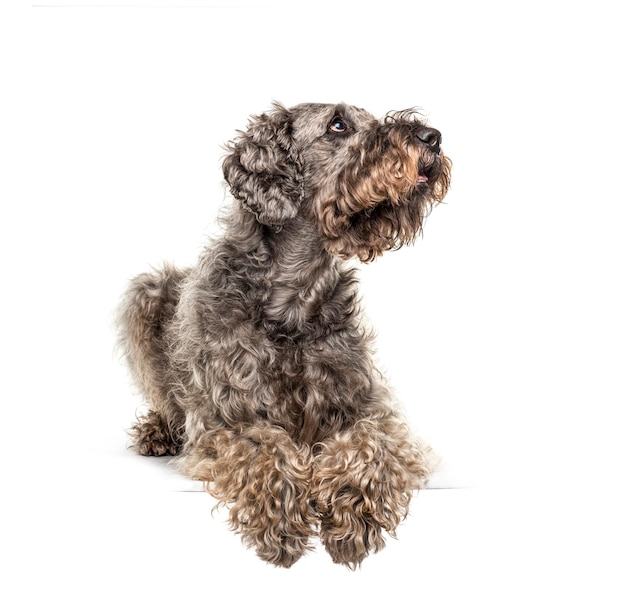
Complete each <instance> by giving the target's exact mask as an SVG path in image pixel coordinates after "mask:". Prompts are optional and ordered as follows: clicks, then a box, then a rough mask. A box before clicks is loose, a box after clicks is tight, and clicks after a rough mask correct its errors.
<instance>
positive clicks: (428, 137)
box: [415, 127, 441, 152]
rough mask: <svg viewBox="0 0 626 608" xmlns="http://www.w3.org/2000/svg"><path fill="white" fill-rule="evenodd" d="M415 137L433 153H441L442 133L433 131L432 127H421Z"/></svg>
mask: <svg viewBox="0 0 626 608" xmlns="http://www.w3.org/2000/svg"><path fill="white" fill-rule="evenodd" d="M415 135H416V137H417V139H419V140H420V141H421V142H424V143H425V144H426V145H427V146H428V147H429V148H430V149H431V150H432V151H433V152H439V146H440V145H441V133H440V132H439V131H437V129H431V128H430V127H420V128H419V129H418V130H417V131H416V132H415Z"/></svg>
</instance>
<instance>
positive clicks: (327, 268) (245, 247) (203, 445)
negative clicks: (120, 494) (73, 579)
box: [120, 104, 451, 568]
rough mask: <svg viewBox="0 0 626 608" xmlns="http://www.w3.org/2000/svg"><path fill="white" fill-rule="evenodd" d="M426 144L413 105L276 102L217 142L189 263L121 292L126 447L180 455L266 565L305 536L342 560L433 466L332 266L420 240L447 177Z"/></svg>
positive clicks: (389, 526) (374, 533) (436, 142)
mask: <svg viewBox="0 0 626 608" xmlns="http://www.w3.org/2000/svg"><path fill="white" fill-rule="evenodd" d="M440 139H441V136H440V133H439V132H438V131H437V130H435V129H432V128H430V127H427V126H426V125H425V124H423V122H421V121H420V120H419V119H418V117H417V116H416V114H415V113H414V112H411V111H405V112H399V113H392V114H389V115H387V116H386V117H385V118H384V119H383V120H381V121H379V120H377V119H375V118H374V117H373V116H372V115H371V114H369V113H368V112H365V111H364V110H361V109H358V108H355V107H352V106H348V105H325V104H302V105H298V106H296V107H294V108H291V109H286V108H284V107H282V106H280V105H278V104H275V105H274V107H273V109H272V111H271V112H269V113H266V114H262V115H260V116H256V117H253V118H252V119H251V120H250V123H249V126H248V130H247V132H240V133H239V135H238V136H237V138H236V139H235V140H234V141H232V142H230V143H229V144H228V147H227V150H228V155H227V156H226V158H225V160H224V164H223V169H224V175H225V178H226V181H227V183H228V185H229V186H230V190H231V192H232V194H233V196H234V198H235V204H234V205H233V207H232V210H231V212H230V214H229V215H228V216H227V217H225V218H224V224H225V231H224V234H223V235H222V236H221V237H220V238H218V239H216V240H214V241H213V242H212V243H211V244H210V245H209V246H208V248H207V249H206V250H205V252H204V253H203V254H202V256H201V257H200V260H199V262H198V264H197V266H195V267H194V268H191V269H186V270H178V269H176V268H174V267H171V266H165V267H164V268H163V269H162V270H160V271H158V272H153V273H149V274H142V275H140V276H138V277H136V278H135V279H134V280H133V281H132V283H131V285H130V287H129V289H128V292H127V293H126V296H125V299H124V301H123V304H122V307H121V312H120V335H121V343H122V345H123V347H124V350H125V353H126V355H127V358H128V361H129V364H130V368H131V370H132V373H133V376H134V379H135V381H136V383H137V384H138V385H139V387H140V389H141V390H142V392H143V394H144V396H145V397H146V399H147V400H148V401H149V403H150V409H149V411H148V413H147V414H145V415H143V416H141V417H140V418H139V419H138V421H137V422H136V423H135V425H134V427H133V428H132V431H131V434H132V437H133V440H134V448H135V450H136V451H137V452H138V453H139V454H144V455H156V456H158V455H162V454H178V455H179V459H178V462H179V465H180V468H181V470H182V471H183V472H184V473H185V474H187V475H188V476H190V477H192V478H195V479H200V480H202V481H203V482H204V483H205V486H206V488H207V490H208V491H209V492H210V493H211V494H212V495H213V496H215V497H216V498H217V499H218V500H219V501H220V502H221V503H224V504H228V505H230V511H229V517H230V522H231V524H232V527H233V529H234V530H236V531H238V532H239V533H241V535H242V536H243V539H244V541H245V542H246V544H247V545H249V546H252V547H253V548H254V549H256V552H257V554H258V555H259V556H260V557H261V558H263V559H264V560H267V561H268V562H271V563H273V564H277V565H280V566H286V567H288V566H291V565H292V564H293V563H294V562H295V561H296V560H297V559H298V558H299V557H301V556H302V555H303V553H305V552H306V551H307V550H308V549H310V548H311V538H312V537H313V536H315V535H319V536H320V538H321V540H322V543H323V544H324V546H325V548H326V550H327V551H328V553H329V554H330V555H331V556H332V558H333V560H334V561H335V562H338V563H341V564H345V565H347V566H349V567H351V568H354V567H356V566H357V565H358V564H359V563H360V562H361V561H362V560H363V559H364V558H365V557H366V556H367V555H368V554H369V553H370V552H375V551H378V550H379V549H381V548H382V547H383V546H384V545H385V540H384V531H386V532H387V533H388V534H390V535H392V536H393V535H394V533H395V530H396V527H397V526H398V524H399V523H400V521H401V520H402V519H403V518H404V517H405V516H406V514H407V509H408V505H409V500H410V497H411V493H412V491H413V490H414V489H418V488H421V487H423V486H424V484H425V482H426V480H427V479H428V476H429V473H430V472H431V469H432V456H431V452H430V450H429V448H427V447H426V446H425V445H423V444H422V443H421V442H420V441H419V440H417V439H416V438H414V437H413V436H412V435H411V433H410V431H409V429H408V428H407V425H406V423H405V422H404V421H403V419H402V417H401V416H400V414H399V412H398V410H397V407H396V405H395V403H394V401H393V398H392V396H391V394H390V392H389V390H388V389H387V388H386V387H385V383H384V381H383V379H382V378H381V376H380V374H379V373H378V371H377V370H376V368H375V367H374V364H373V362H372V340H371V335H370V333H369V332H368V331H367V330H366V329H364V327H363V324H362V322H361V320H360V315H359V302H358V295H357V278H356V274H355V273H356V271H355V269H354V268H352V267H350V266H348V265H347V264H346V263H345V262H344V260H346V259H348V258H353V257H356V258H359V259H360V260H362V261H369V260H373V259H374V258H375V257H377V256H378V255H380V254H381V253H383V252H384V251H387V250H390V249H397V248H399V247H400V246H402V245H403V244H406V243H410V242H412V241H413V240H414V239H415V237H416V235H418V234H419V233H420V231H421V229H422V222H423V220H424V217H425V216H426V214H427V213H428V211H429V210H430V208H431V207H432V206H433V205H434V204H436V203H437V202H439V201H441V199H442V198H443V197H444V195H445V193H446V190H447V188H448V185H449V182H450V166H451V165H450V162H449V160H448V159H447V158H446V157H445V156H443V155H442V153H441V151H440Z"/></svg>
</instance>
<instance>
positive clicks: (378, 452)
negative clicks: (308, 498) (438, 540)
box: [312, 415, 433, 569]
mask: <svg viewBox="0 0 626 608" xmlns="http://www.w3.org/2000/svg"><path fill="white" fill-rule="evenodd" d="M319 449H320V451H319V453H317V454H316V456H315V461H314V465H313V481H312V486H313V489H312V498H313V500H314V504H315V508H316V510H317V512H318V514H319V516H320V517H321V529H320V537H321V539H322V542H323V544H324V546H325V548H326V550H327V551H328V553H329V554H330V555H331V557H332V558H333V561H334V562H336V563H340V564H345V565H346V566H348V567H349V568H352V569H354V568H356V567H357V566H358V565H359V564H360V563H361V561H362V560H363V559H364V558H365V557H367V555H368V554H370V553H375V552H377V551H379V550H380V549H382V548H383V547H384V546H385V539H384V536H383V532H384V531H386V532H387V533H388V534H389V535H390V536H391V537H394V536H395V530H396V528H397V526H398V524H399V523H400V522H401V521H402V520H403V519H404V518H405V517H406V515H407V513H408V507H409V501H410V499H411V493H412V491H413V490H415V489H419V488H421V487H423V486H424V485H425V483H426V481H427V479H428V476H429V474H430V472H431V470H432V467H433V459H432V456H431V452H430V449H429V448H426V447H424V446H422V445H421V444H420V443H419V442H418V441H417V440H416V439H414V438H413V437H411V435H410V433H409V431H408V429H407V427H406V425H405V424H403V423H401V422H400V421H398V420H397V419H396V418H395V417H394V416H393V415H390V416H387V417H384V418H378V419H375V418H370V419H364V420H361V421H360V422H357V423H356V425H355V426H354V427H353V428H351V429H348V430H346V431H343V432H341V433H338V434H337V435H335V436H334V437H332V438H330V439H328V440H326V441H324V442H322V443H321V444H320V446H319Z"/></svg>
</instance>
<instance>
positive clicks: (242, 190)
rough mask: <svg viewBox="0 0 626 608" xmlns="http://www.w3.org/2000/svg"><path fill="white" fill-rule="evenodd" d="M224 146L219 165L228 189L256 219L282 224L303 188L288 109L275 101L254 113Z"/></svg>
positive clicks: (295, 209)
mask: <svg viewBox="0 0 626 608" xmlns="http://www.w3.org/2000/svg"><path fill="white" fill-rule="evenodd" d="M226 150H227V152H228V155H227V156H226V158H225V159H224V163H223V166H222V168H223V170H224V177H225V178H226V182H227V183H228V185H229V187H230V191H231V192H232V194H233V196H234V197H235V198H236V199H238V200H239V201H240V202H241V203H242V204H243V206H244V207H246V208H247V209H249V210H250V211H252V212H253V213H254V214H255V215H256V218H257V220H258V221H259V222H261V223H262V224H267V225H269V226H282V225H283V224H285V223H286V222H288V221H289V220H291V219H293V218H294V217H295V216H296V215H297V213H298V210H299V208H300V204H301V202H302V198H303V197H304V189H303V178H302V163H301V161H300V155H299V154H298V150H297V148H296V146H295V144H294V141H293V137H292V117H291V114H290V112H289V110H287V109H286V108H284V107H283V106H281V105H279V104H274V106H273V109H272V111H271V112H269V113H266V114H261V115H260V116H253V117H252V118H251V119H250V122H249V124H248V130H247V131H246V132H245V133H244V132H240V133H239V136H238V137H237V138H236V139H234V140H233V141H231V142H229V143H228V144H227V145H226Z"/></svg>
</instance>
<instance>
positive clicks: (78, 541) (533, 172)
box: [0, 0, 626, 607]
mask: <svg viewBox="0 0 626 608" xmlns="http://www.w3.org/2000/svg"><path fill="white" fill-rule="evenodd" d="M52 4H53V3H51V2H39V3H38V7H34V6H31V5H30V4H29V3H23V4H21V5H20V4H19V3H14V4H11V3H10V2H9V3H3V5H2V8H1V9H0V66H1V74H0V77H1V81H0V82H1V86H2V89H3V90H2V93H1V94H0V109H1V116H0V119H1V123H0V129H1V130H0V153H1V155H2V156H1V158H0V188H1V202H2V216H1V217H2V221H1V223H0V231H1V233H0V247H1V248H2V249H1V254H2V255H1V261H2V275H1V277H2V282H1V285H2V298H1V300H0V302H1V304H0V305H1V306H2V310H1V312H2V315H1V319H0V322H1V327H2V357H3V361H2V366H1V369H2V401H1V404H2V427H1V428H2V435H3V439H4V442H3V444H4V446H3V447H4V453H3V458H2V471H3V484H2V505H3V509H2V511H3V514H2V519H1V524H0V525H1V526H2V549H1V550H2V554H3V559H4V566H3V567H2V571H1V572H0V577H1V578H2V579H5V580H4V581H3V582H2V585H1V586H0V588H2V591H0V595H2V594H6V595H7V596H10V597H9V598H8V599H7V601H4V602H3V605H6V606H33V605H48V604H53V603H54V604H56V603H59V605H61V604H63V605H65V606H169V605H206V606H214V605H217V604H223V603H227V604H229V605H247V604H252V603H254V604H255V605H258V606H287V605H289V606H294V605H297V606H305V607H306V606H320V605H322V606H339V605H345V604H348V603H349V604H350V605H361V606H374V605H380V604H382V603H384V604H385V605H387V604H390V603H392V602H400V601H402V602H403V603H405V604H406V603H408V604H409V605H415V606H428V607H430V606H457V605H461V604H467V605H476V606H479V605H480V606H507V607H509V606H530V605H532V606H550V607H552V606H564V605H568V606H573V605H581V606H603V607H607V606H623V605H624V602H626V597H625V593H624V587H623V576H624V572H625V571H626V567H625V566H626V564H625V557H624V549H623V547H624V542H625V541H626V534H625V527H624V523H623V522H624V517H623V512H624V510H625V508H626V504H625V500H624V490H623V486H624V464H625V457H624V447H623V444H624V440H623V428H624V422H623V420H622V411H623V409H624V406H625V405H626V398H625V397H626V395H625V389H624V375H625V365H624V364H625V362H626V361H625V358H626V357H625V339H626V335H625V334H626V331H625V329H626V328H625V322H624V310H625V309H626V306H625V304H626V302H625V300H626V297H625V295H624V287H625V280H624V279H625V273H624V262H625V260H626V248H625V246H624V221H625V220H626V211H625V205H626V196H625V195H624V189H623V185H622V181H623V178H624V172H625V169H624V152H623V149H624V143H623V142H624V139H625V136H626V133H625V128H624V127H625V124H624V107H625V105H626V104H625V103H624V102H625V101H626V100H625V95H624V91H623V84H624V77H623V72H624V56H625V51H626V49H625V45H624V40H623V31H622V27H621V24H622V23H623V17H621V16H619V14H618V11H617V8H614V7H617V3H614V2H603V1H596V2H593V3H583V2H577V1H569V2H550V1H547V0H544V1H543V2H532V1H530V2H524V3H520V4H519V5H518V4H513V3H508V2H484V1H482V2H481V1H479V2H445V1H442V2H431V3H430V5H429V4H427V3H425V2H414V3H411V4H410V5H408V6H406V7H404V8H400V7H396V6H395V5H394V4H393V3H381V4H373V5H367V4H364V3H355V4H354V5H348V4H345V5H344V4H342V3H339V2H334V3H324V2H322V3H316V4H315V5H314V6H315V8H311V9H310V10H309V9H303V8H301V9H295V8H294V6H295V3H280V2H276V3H267V5H265V6H264V7H259V6H258V5H257V4H255V3H252V2H244V3H240V5H239V8H233V7H228V6H222V7H221V8H217V7H213V8H212V7H210V6H209V3H202V6H200V4H201V3H194V2H189V1H188V2H185V5H186V6H185V7H179V8H173V7H172V6H170V7H167V6H164V3H162V2H154V1H153V2H149V3H147V2H134V3H133V5H134V6H133V7H128V6H124V5H126V4H127V3H124V2H108V3H107V2H99V3H97V6H96V4H92V5H91V7H79V5H78V4H76V3H74V5H73V6H67V5H66V6H64V7H59V6H57V7H53V6H51V5H52ZM221 4H222V5H224V4H227V3H224V2H223V3H221ZM259 4H260V3H259ZM107 5H109V6H107ZM111 5H116V7H113V6H111ZM160 5H161V6H160ZM246 5H247V6H246ZM272 100H278V101H280V102H282V103H284V104H286V105H292V104H296V103H299V102H303V101H322V102H338V101H345V102H347V103H353V104H356V105H359V106H361V107H364V108H366V109H368V110H370V111H371V112H372V113H374V114H376V115H379V116H382V115H383V114H384V113H386V112H387V111H388V110H395V109H403V108H407V107H411V106H419V107H420V108H422V109H423V110H424V112H425V114H426V116H427V118H428V120H429V122H430V124H432V125H433V126H435V127H436V128H438V129H439V130H441V131H442V133H443V144H444V150H445V152H446V153H447V154H448V155H449V156H450V157H451V158H452V160H453V162H454V171H453V186H452V189H451V191H450V193H449V196H448V197H447V200H446V202H447V204H446V205H442V206H439V207H438V208H437V209H436V210H435V211H434V212H433V214H432V216H431V217H430V218H429V220H428V222H427V225H426V228H425V234H424V238H423V239H422V240H420V241H418V243H417V244H416V245H415V246H414V247H412V248H410V249H405V250H402V251H400V252H397V253H392V254H389V255H387V256H385V257H384V258H383V259H381V260H380V261H378V262H376V263H375V264H372V265H370V266H367V267H364V268H363V270H362V273H361V276H362V283H363V293H364V302H365V304H366V306H367V311H368V317H369V318H370V319H371V321H372V322H373V324H374V325H375V327H376V328H377V331H378V335H379V340H378V346H379V350H378V355H379V359H380V361H381V365H382V367H383V368H384V369H385V370H386V371H387V372H388V375H389V376H390V377H391V380H392V382H393V384H394V386H395V387H396V389H397V392H398V394H399V395H400V397H401V398H402V400H403V402H404V403H405V404H406V408H407V412H408V415H409V418H410V419H411V422H412V423H413V424H414V426H415V427H416V428H417V429H418V430H419V432H420V433H421V434H422V435H423V436H424V437H426V438H427V439H428V440H429V441H430V442H431V443H432V444H433V445H434V446H435V448H436V449H437V450H438V451H439V453H440V454H442V456H443V457H444V461H445V462H446V466H447V471H448V475H449V477H448V481H449V482H450V485H452V486H463V485H470V486H472V489H455V490H428V491H425V492H422V493H420V495H419V496H418V497H417V498H416V499H415V501H414V503H413V512H412V515H411V516H410V517H409V519H408V520H407V522H406V523H405V524H404V525H403V526H402V528H401V531H400V540H399V541H391V542H390V544H389V546H388V548H387V549H385V551H383V552H382V553H381V554H379V555H376V556H374V557H371V558H369V559H368V560H367V561H366V562H365V563H364V565H363V568H362V569H361V571H359V572H356V573H351V572H349V571H347V570H346V569H344V568H341V567H339V566H336V565H333V564H332V563H331V562H330V559H329V558H328V556H327V555H326V554H325V552H324V551H323V549H322V548H321V547H318V548H317V550H316V552H315V553H313V554H311V555H310V556H307V557H306V558H303V559H302V560H301V561H300V562H298V564H296V566H294V567H293V568H292V569H291V570H289V571H283V570H278V569H275V568H272V567H270V566H267V565H265V564H263V563H262V562H260V561H259V560H258V559H257V558H256V557H255V556H254V554H253V553H252V552H250V551H246V550H245V549H244V548H243V547H242V546H241V545H240V543H239V541H238V540H237V539H236V538H235V537H234V536H233V535H232V534H231V533H230V532H229V531H228V530H227V527H226V525H225V524H224V521H223V520H224V519H225V512H224V511H218V512H216V513H215V514H214V515H213V516H211V508H212V506H213V504H214V503H213V501H212V499H211V498H210V497H209V496H208V495H205V494H203V493H199V492H180V491H178V490H179V489H185V487H186V486H184V483H183V485H181V480H180V479H179V478H178V477H177V476H176V474H175V473H173V472H172V471H170V470H169V469H168V468H167V466H166V465H165V464H164V463H163V461H158V460H154V459H142V458H139V457H137V456H133V455H132V454H131V453H130V452H129V451H128V450H126V441H127V439H126V436H125V434H124V429H125V428H126V427H127V426H128V425H129V424H130V422H131V420H132V418H133V416H134V413H135V411H136V410H137V409H138V408H139V407H140V406H141V400H140V398H139V397H138V396H137V395H136V394H134V393H133V392H132V390H131V389H130V387H129V383H128V378H127V376H126V372H125V370H124V368H123V367H122V365H121V364H120V362H119V360H118V358H117V356H116V355H115V354H114V352H113V344H114V330H113V326H112V319H113V313H114V309H115V306H116V304H117V302H118V300H119V296H120V294H121V292H122V291H123V289H124V285H125V283H126V281H127V280H128V279H129V278H130V277H131V276H133V275H134V274H136V273H137V272H141V271H143V270H145V269H146V268H148V266H149V265H158V264H159V263H160V262H161V261H163V260H169V261H173V262H176V263H178V264H181V265H183V264H190V263H193V261H194V260H195V259H196V257H197V255H198V253H199V251H200V249H201V247H202V246H203V244H204V243H205V241H206V235H207V233H208V232H210V231H211V230H212V229H213V224H212V222H213V219H214V218H215V216H216V214H217V212H218V209H219V208H220V207H221V206H222V205H223V204H224V202H225V194H224V188H223V184H222V176H221V170H220V159H221V157H222V154H223V150H222V149H221V147H220V146H221V145H222V144H223V143H224V142H226V141H227V140H228V139H230V138H231V137H233V135H234V132H235V130H236V129H238V128H244V127H245V124H246V120H247V117H248V115H250V114H251V113H260V112H262V111H264V110H266V109H268V108H269V106H270V104H271V102H272Z"/></svg>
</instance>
